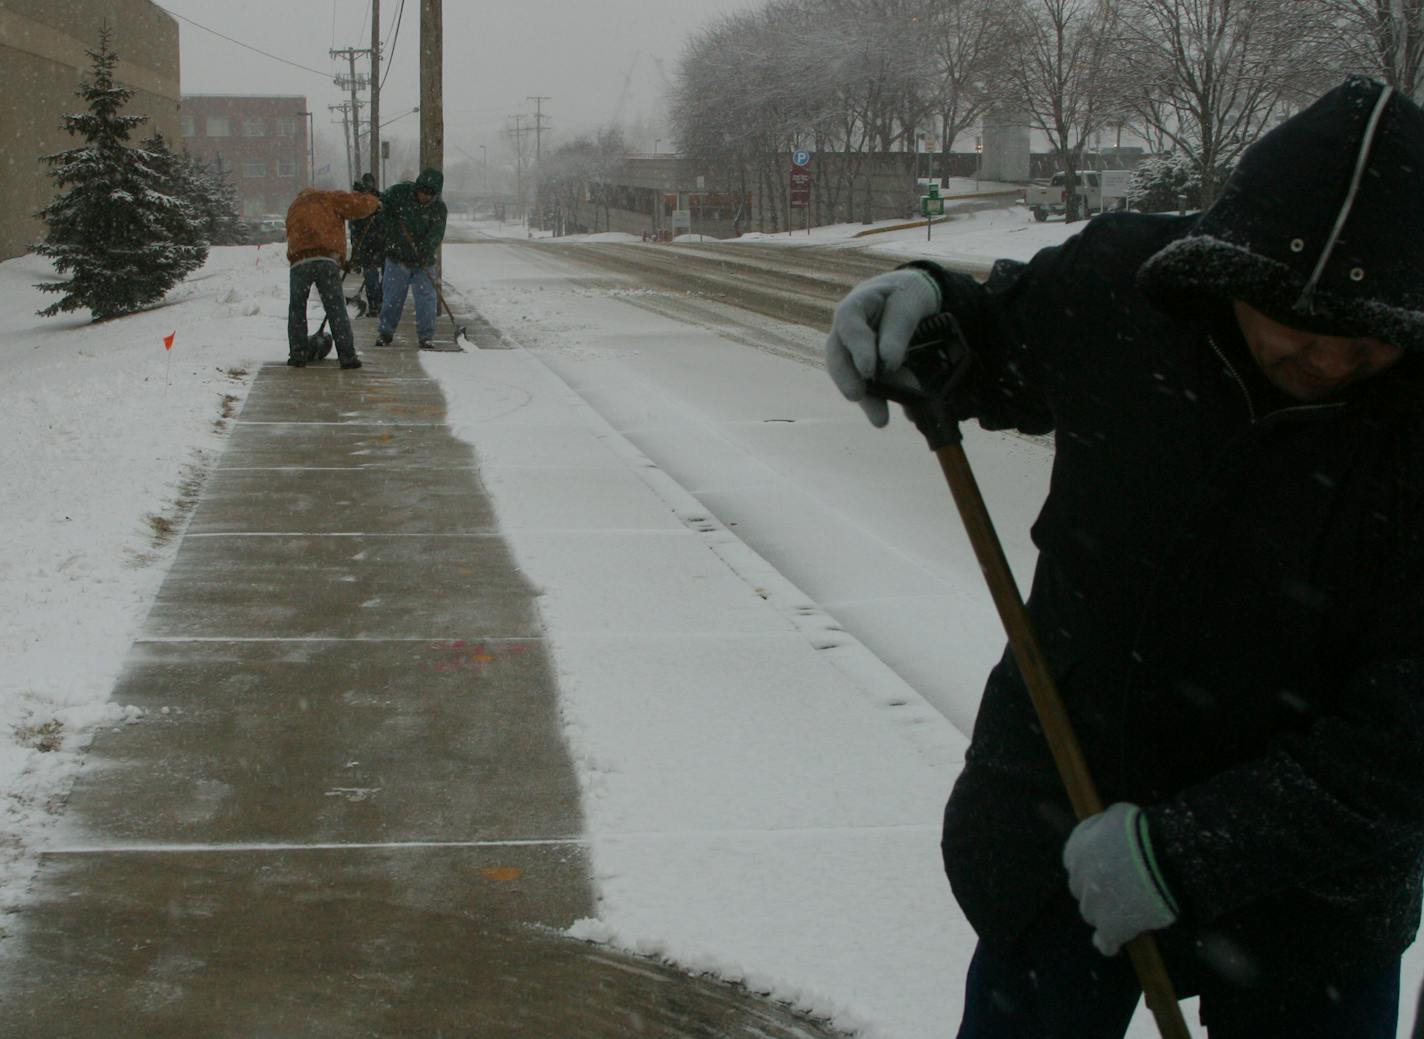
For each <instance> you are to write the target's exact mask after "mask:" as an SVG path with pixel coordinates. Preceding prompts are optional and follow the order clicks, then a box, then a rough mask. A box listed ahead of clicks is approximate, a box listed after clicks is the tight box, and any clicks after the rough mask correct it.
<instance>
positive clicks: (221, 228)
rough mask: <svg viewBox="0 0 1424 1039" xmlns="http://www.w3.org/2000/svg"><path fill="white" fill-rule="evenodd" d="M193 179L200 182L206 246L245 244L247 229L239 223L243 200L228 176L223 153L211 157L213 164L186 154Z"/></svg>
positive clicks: (240, 221)
mask: <svg viewBox="0 0 1424 1039" xmlns="http://www.w3.org/2000/svg"><path fill="white" fill-rule="evenodd" d="M185 159H186V160H187V163H188V165H189V167H190V169H191V176H192V177H193V179H194V181H196V182H198V183H200V184H201V185H202V198H203V203H202V215H203V226H204V229H205V231H206V236H207V240H208V244H209V245H245V244H247V228H246V226H245V225H244V224H243V223H242V216H241V213H242V202H241V200H240V199H239V198H238V195H237V187H236V185H234V184H233V183H232V181H231V180H230V179H229V178H228V170H227V167H226V166H224V165H223V161H222V156H221V155H217V156H214V158H213V161H212V165H210V166H205V165H204V164H203V162H202V160H201V159H197V158H194V157H193V156H191V155H187V156H185Z"/></svg>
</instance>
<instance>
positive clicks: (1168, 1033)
mask: <svg viewBox="0 0 1424 1039" xmlns="http://www.w3.org/2000/svg"><path fill="white" fill-rule="evenodd" d="M968 354H969V348H968V346H967V345H966V344H965V342H964V335H963V333H962V332H961V331H960V328H959V322H958V321H956V320H955V318H954V315H953V314H947V313H946V314H936V315H935V316H934V317H931V318H927V319H926V320H924V321H922V322H920V325H919V327H918V328H916V329H915V334H914V337H913V338H912V339H911V341H910V346H909V349H908V351H907V353H906V356H905V368H906V370H908V371H909V372H910V373H911V374H913V375H914V376H915V378H916V379H917V380H918V382H919V384H920V387H921V388H920V389H907V388H905V387H903V386H898V385H895V384H893V383H889V382H886V381H883V380H882V379H879V378H877V379H875V380H873V381H872V382H871V384H870V387H869V392H870V393H872V394H874V395H875V396H878V397H883V398H884V399H886V400H889V401H894V402H896V403H898V404H903V405H906V412H907V414H909V416H910V417H911V419H912V420H913V421H914V423H915V425H916V427H918V429H919V430H920V432H921V433H922V434H924V437H925V440H926V441H927V442H928V443H929V446H930V450H931V451H933V452H934V453H935V456H936V457H937V458H938V459H939V464H940V468H941V469H942V470H943V471H944V476H945V479H946V480H947V481H948V482H949V489H950V493H951V494H953V495H954V503H955V505H956V506H957V507H958V510H959V516H960V519H961V520H962V521H963V523H964V528H965V531H966V532H967V533H968V535H969V540H970V543H971V544H972V545H973V546H974V555H975V556H976V558H977V559H978V560H979V568H980V569H981V570H982V571H983V572H984V580H985V582H986V583H987V584H988V585H989V594H990V595H991V596H992V598H993V600H994V606H995V608H996V609H997V610H998V613H999V620H1000V621H1001V622H1002V624H1003V626H1004V631H1005V633H1006V634H1007V635H1008V638H1009V647H1010V649H1011V650H1012V651H1013V654H1014V660H1015V661H1016V662H1017V663H1018V666H1019V671H1020V672H1021V673H1022V674H1023V678H1024V684H1025V685H1026V686H1027V687H1028V693H1029V698H1030V699H1031V700H1032V701H1033V708H1034V713H1035V714H1036V715H1037V716H1038V721H1039V724H1040V725H1042V726H1043V734H1044V737H1045V738H1046V739H1047V740H1048V749H1049V751H1050V752H1051V753H1052V755H1053V762H1054V764H1055V765H1056V766H1057V768H1058V774H1059V777H1060V778H1061V779H1062V780H1063V786H1064V787H1065V789H1066V790H1067V792H1068V800H1069V801H1070V802H1071V803H1072V805H1073V811H1074V812H1075V813H1076V815H1077V817H1078V818H1079V819H1086V818H1088V817H1089V816H1092V815H1097V814H1098V813H1099V812H1101V811H1102V810H1103V807H1104V806H1103V802H1102V798H1101V797H1099V796H1098V791H1097V787H1096V785H1095V784H1094V783H1093V777H1092V775H1091V774H1090V773H1089V772H1088V764H1087V760H1086V759H1085V758H1084V757H1083V750H1082V747H1081V746H1080V745H1079V743H1078V737H1077V734H1076V733H1075V732H1074V731H1073V725H1072V722H1071V721H1070V720H1069V718H1068V712H1067V710H1066V709H1065V708H1064V706H1063V699H1062V697H1061V696H1059V693H1058V689H1057V687H1056V686H1055V684H1054V681H1053V676H1052V674H1051V673H1050V672H1049V669H1048V665H1047V663H1046V662H1045V661H1044V659H1043V653H1042V651H1041V650H1040V648H1039V643H1038V638H1037V636H1036V635H1035V634H1034V630H1033V622H1032V621H1031V620H1030V619H1029V616H1028V611H1027V610H1026V609H1025V608H1024V602H1023V598H1022V597H1021V596H1020V595H1019V589H1018V585H1017V584H1015V583H1014V575H1013V572H1012V571H1010V569H1009V563H1008V560H1007V559H1006V558H1005V557H1004V549H1003V545H1002V544H1000V542H999V536H998V533H997V532H996V531H995V530H994V523H993V520H992V519H991V518H990V517H989V510H988V508H987V507H986V506H985V505H984V497H983V495H982V494H980V492H979V484H978V483H977V482H976V481H975V479H974V472H973V470H972V469H970V467H969V459H968V458H966V457H965V455H964V445H963V438H962V436H961V434H960V432H959V422H958V420H957V419H955V417H954V415H953V413H952V409H951V408H950V398H951V395H952V393H953V391H954V389H955V388H956V384H957V383H958V382H959V380H960V379H962V378H963V375H964V371H965V367H966V366H965V364H964V363H962V362H963V361H964V360H965V358H966V357H967V355H968ZM1127 951H1128V955H1129V956H1130V957H1131V959H1132V965H1133V968H1134V969H1135V970H1136V971H1137V980H1138V983H1139V984H1140V985H1141V986H1142V992H1143V996H1144V998H1145V999H1146V1001H1147V1007H1148V1009H1149V1010H1151V1011H1152V1016H1153V1018H1154V1019H1155V1020H1156V1022H1157V1030H1158V1031H1159V1032H1160V1033H1161V1035H1162V1037H1163V1039H1190V1033H1189V1032H1188V1031H1187V1025H1186V1022H1185V1021H1184V1020H1183V1019H1182V1011H1181V1008H1180V1007H1179V1006H1178V1005H1177V994H1176V991H1175V990H1174V989H1173V987H1172V980H1171V978H1169V977H1168V976H1167V968H1166V964H1165V963H1163V961H1162V953H1161V951H1160V950H1159V949H1158V947H1157V940H1156V939H1155V938H1154V937H1153V936H1152V935H1151V934H1141V935H1138V936H1137V937H1136V938H1134V939H1133V940H1132V941H1130V942H1129V943H1128V944H1127Z"/></svg>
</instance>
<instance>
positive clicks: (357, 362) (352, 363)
mask: <svg viewBox="0 0 1424 1039" xmlns="http://www.w3.org/2000/svg"><path fill="white" fill-rule="evenodd" d="M360 367H361V358H359V357H353V358H351V360H349V361H342V362H341V370H342V371H349V370H350V369H352V368H360Z"/></svg>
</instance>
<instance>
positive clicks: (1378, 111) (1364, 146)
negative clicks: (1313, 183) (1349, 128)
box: [1291, 85, 1394, 315]
mask: <svg viewBox="0 0 1424 1039" xmlns="http://www.w3.org/2000/svg"><path fill="white" fill-rule="evenodd" d="M1393 94H1394V88H1393V87H1391V86H1388V85H1385V86H1383V87H1381V89H1380V96H1379V100H1377V101H1376V102H1375V108H1374V111H1373V112H1371V113H1370V121H1369V122H1368V123H1366V124H1365V134H1364V137H1363V139H1362V140H1361V141H1360V153H1359V156H1358V157H1357V158H1356V159H1355V175H1354V176H1353V177H1351V178H1350V190H1349V191H1348V192H1346V193H1345V202H1344V204H1343V205H1342V206H1341V207H1340V214H1339V216H1337V217H1336V218H1335V226H1334V227H1333V228H1332V229H1331V231H1330V239H1329V241H1327V242H1326V243H1325V248H1324V249H1323V250H1321V253H1320V259H1319V260H1317V261H1316V264H1315V270H1314V271H1313V272H1312V273H1311V275H1310V280H1309V281H1308V282H1306V283H1305V288H1304V289H1302V290H1301V293H1300V298H1299V299H1297V300H1296V301H1295V305H1294V306H1293V307H1292V308H1291V309H1292V310H1294V311H1295V312H1296V313H1297V314H1306V315H1308V314H1313V313H1314V312H1315V287H1316V285H1317V284H1318V283H1319V282H1320V276H1321V275H1322V274H1324V273H1325V264H1326V263H1328V262H1329V260H1330V254H1331V253H1332V252H1334V251H1335V243H1336V242H1338V241H1339V240H1340V232H1341V231H1343V230H1344V229H1345V221H1346V220H1348V219H1350V210H1351V208H1353V207H1354V205H1355V195H1356V194H1357V193H1358V192H1359V190H1360V181H1361V180H1363V179H1364V176H1365V166H1366V165H1367V164H1368V163H1369V161H1370V148H1371V147H1372V146H1373V145H1374V143H1375V133H1376V131H1378V129H1379V122H1380V118H1381V117H1382V116H1383V115H1384V110H1385V106H1386V105H1388V104H1389V99H1390V97H1391V96H1393Z"/></svg>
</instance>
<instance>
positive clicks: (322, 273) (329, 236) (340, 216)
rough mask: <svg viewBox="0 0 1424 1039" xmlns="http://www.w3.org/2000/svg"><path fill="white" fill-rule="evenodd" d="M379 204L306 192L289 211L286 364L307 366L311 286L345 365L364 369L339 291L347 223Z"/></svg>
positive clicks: (350, 195)
mask: <svg viewBox="0 0 1424 1039" xmlns="http://www.w3.org/2000/svg"><path fill="white" fill-rule="evenodd" d="M380 205H381V203H380V200H379V199H378V198H376V197H375V196H374V195H367V194H358V193H357V192H354V191H319V190H317V189H316V188H303V189H302V191H301V193H300V194H299V195H297V197H296V200H295V201H294V202H293V203H292V205H291V207H290V208H289V209H288V210H287V261H288V262H289V263H290V264H291V265H292V274H291V297H290V300H289V302H288V304H287V351H288V353H287V363H288V364H289V365H291V366H292V367H293V368H301V367H302V366H304V365H305V364H306V363H307V297H308V296H309V295H310V294H311V287H312V285H315V286H316V291H317V294H318V295H319V296H321V303H322V306H324V307H325V308H326V316H327V319H328V320H329V321H330V322H331V334H332V338H334V339H335V340H336V356H337V357H339V358H341V367H343V368H360V367H361V360H360V358H358V357H357V356H356V343H355V341H354V339H353V338H352V335H351V319H350V318H348V317H347V316H346V297H345V295H344V294H343V292H342V290H341V276H342V274H343V273H344V271H345V266H346V221H347V220H358V219H360V218H361V217H363V216H370V215H371V214H372V213H374V212H375V211H376V210H377V209H379V208H380Z"/></svg>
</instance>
